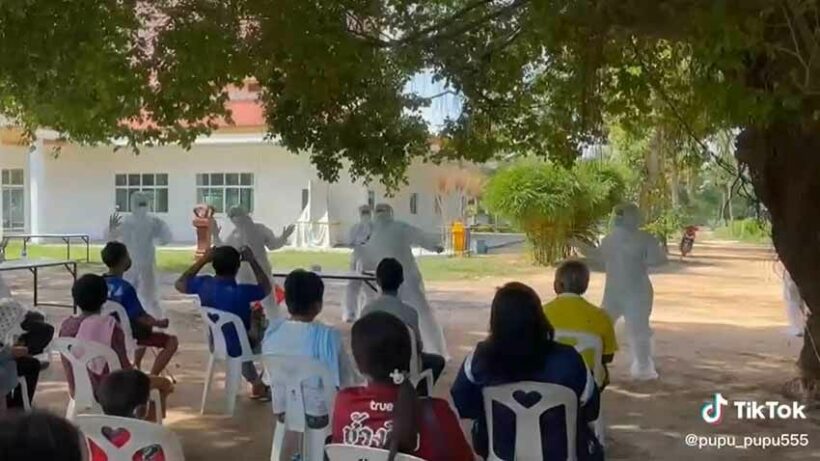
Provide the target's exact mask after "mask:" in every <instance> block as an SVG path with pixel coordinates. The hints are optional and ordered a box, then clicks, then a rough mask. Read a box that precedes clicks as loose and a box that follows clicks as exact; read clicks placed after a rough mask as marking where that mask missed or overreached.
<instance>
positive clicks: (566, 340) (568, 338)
mask: <svg viewBox="0 0 820 461" xmlns="http://www.w3.org/2000/svg"><path fill="white" fill-rule="evenodd" d="M555 340H556V341H558V342H559V343H561V344H566V345H567V346H572V347H574V348H575V350H576V351H578V353H579V354H581V356H585V354H586V355H589V354H590V353H591V354H592V356H593V359H594V363H595V365H594V366H593V368H592V370H590V371H591V372H592V376H593V377H594V378H595V382H596V383H597V384H598V387H600V386H601V385H602V384H603V383H604V377H605V376H604V375H605V374H606V372H605V371H604V362H603V354H604V345H603V342H602V341H601V338H600V337H598V336H596V335H593V334H590V333H584V332H581V331H574V330H555Z"/></svg>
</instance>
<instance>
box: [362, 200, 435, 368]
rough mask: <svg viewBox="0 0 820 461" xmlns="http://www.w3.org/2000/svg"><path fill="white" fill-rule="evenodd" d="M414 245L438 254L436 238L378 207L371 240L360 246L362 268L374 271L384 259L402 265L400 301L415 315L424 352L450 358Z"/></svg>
mask: <svg viewBox="0 0 820 461" xmlns="http://www.w3.org/2000/svg"><path fill="white" fill-rule="evenodd" d="M413 246H420V247H422V248H424V249H426V250H429V251H436V252H441V246H440V242H439V239H437V238H433V237H431V236H429V235H427V234H425V232H424V231H422V230H421V229H418V228H416V227H413V226H411V225H409V224H407V223H404V222H401V221H395V220H394V219H393V216H392V209H391V208H390V207H389V206H388V205H383V204H380V205H378V206H377V207H376V214H375V219H374V222H373V232H372V234H371V235H370V240H369V241H368V242H367V244H365V245H364V246H363V247H362V260H363V262H364V268H365V269H366V270H375V269H376V267H377V266H378V264H379V262H380V261H381V260H382V259H384V258H394V259H396V260H397V261H398V262H399V263H401V265H402V268H403V269H404V283H403V284H402V285H401V287H400V288H399V298H400V299H401V300H402V301H404V302H405V303H407V304H408V305H410V306H413V307H414V308H416V311H417V312H418V315H419V329H420V330H421V340H422V344H424V352H429V353H431V354H437V355H441V356H442V357H444V358H449V354H448V353H447V346H446V343H445V341H444V332H443V331H442V329H441V326H440V325H439V324H438V322H437V321H436V318H435V316H434V315H433V311H432V310H431V308H430V305H429V304H428V302H427V296H426V294H425V289H424V280H423V279H422V277H421V272H420V271H419V267H418V265H417V264H416V258H415V257H414V256H413V251H412V247H413Z"/></svg>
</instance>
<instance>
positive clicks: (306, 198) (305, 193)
mask: <svg viewBox="0 0 820 461" xmlns="http://www.w3.org/2000/svg"><path fill="white" fill-rule="evenodd" d="M308 203H310V189H302V209H303V210H304V209H305V208H306V207H307V206H308Z"/></svg>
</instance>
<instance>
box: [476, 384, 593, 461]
mask: <svg viewBox="0 0 820 461" xmlns="http://www.w3.org/2000/svg"><path fill="white" fill-rule="evenodd" d="M483 394H484V412H485V415H486V417H487V433H488V439H489V442H490V453H489V457H488V458H487V459H488V460H497V459H500V458H499V457H498V455H497V454H496V453H495V452H494V451H493V402H498V403H499V404H501V405H503V406H505V407H507V408H509V409H510V410H512V411H513V412H514V413H515V418H516V422H515V427H516V434H515V459H516V460H522V461H540V460H541V459H543V448H542V441H543V440H544V437H543V435H542V434H541V423H540V418H541V415H542V414H544V412H546V411H547V410H549V409H551V408H555V407H561V406H563V407H564V414H565V415H566V418H565V420H566V421H565V422H566V434H567V447H566V448H567V454H568V456H567V461H575V460H576V458H577V455H576V452H575V439H576V427H577V426H576V423H577V419H578V397H577V396H576V395H575V392H573V391H572V389H570V388H568V387H564V386H560V385H558V384H550V383H537V382H529V381H522V382H519V383H512V384H505V385H502V386H491V387H486V388H484V391H483Z"/></svg>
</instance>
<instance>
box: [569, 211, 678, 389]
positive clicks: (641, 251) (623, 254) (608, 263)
mask: <svg viewBox="0 0 820 461" xmlns="http://www.w3.org/2000/svg"><path fill="white" fill-rule="evenodd" d="M641 219H642V218H641V212H640V210H639V209H638V207H637V205H635V204H632V203H629V204H625V205H619V206H617V207H616V208H615V228H614V229H613V230H612V232H611V233H610V234H609V235H607V236H606V237H604V239H603V240H602V241H601V244H600V246H599V247H598V248H594V247H590V246H588V245H579V246H580V247H581V249H582V252H583V253H584V254H585V255H586V256H588V257H591V258H592V259H597V260H599V261H601V262H603V264H604V266H605V267H606V284H605V287H604V299H603V302H602V303H601V307H603V308H604V310H606V312H607V313H608V314H609V316H610V317H611V318H612V321H613V323H614V322H617V321H618V319H620V318H621V317H623V318H624V321H625V323H626V331H627V336H628V338H629V345H630V349H631V351H632V366H631V368H630V373H631V374H632V377H633V378H634V379H637V380H651V379H657V378H658V373H657V371H656V370H655V362H654V360H653V359H652V327H651V326H650V324H649V317H650V316H651V314H652V302H653V298H654V291H653V288H652V281H651V280H650V279H649V268H650V267H652V266H656V265H660V264H663V263H664V262H666V252H665V251H664V250H663V247H662V246H661V244H660V242H659V241H658V239H656V238H655V237H654V236H653V235H652V234H650V233H648V232H645V231H643V230H641V229H640V226H641Z"/></svg>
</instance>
